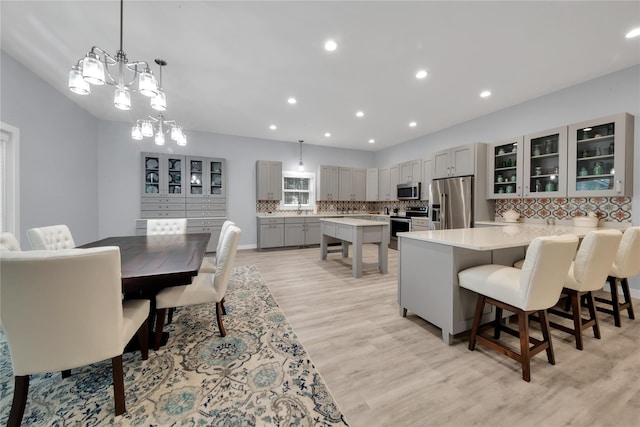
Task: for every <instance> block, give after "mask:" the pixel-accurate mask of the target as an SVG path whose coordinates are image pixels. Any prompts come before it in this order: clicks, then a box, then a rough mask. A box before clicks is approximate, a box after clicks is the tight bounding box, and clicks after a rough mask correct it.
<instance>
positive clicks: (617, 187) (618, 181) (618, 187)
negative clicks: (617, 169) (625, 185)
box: [616, 180, 622, 194]
mask: <svg viewBox="0 0 640 427" xmlns="http://www.w3.org/2000/svg"><path fill="white" fill-rule="evenodd" d="M616 192H617V193H618V194H619V193H621V192H622V181H620V180H617V181H616Z"/></svg>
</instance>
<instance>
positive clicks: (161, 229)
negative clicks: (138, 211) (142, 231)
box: [147, 218, 187, 236]
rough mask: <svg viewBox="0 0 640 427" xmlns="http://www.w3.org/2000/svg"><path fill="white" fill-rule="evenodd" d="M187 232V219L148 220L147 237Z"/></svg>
mask: <svg viewBox="0 0 640 427" xmlns="http://www.w3.org/2000/svg"><path fill="white" fill-rule="evenodd" d="M186 232H187V219H186V218H166V219H148V220H147V236H156V235H161V234H185V233H186Z"/></svg>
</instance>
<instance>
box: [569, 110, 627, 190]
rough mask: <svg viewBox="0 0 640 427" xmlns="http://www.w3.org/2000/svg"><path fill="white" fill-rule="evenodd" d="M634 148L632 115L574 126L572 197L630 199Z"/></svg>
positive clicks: (570, 172) (570, 137)
mask: <svg viewBox="0 0 640 427" xmlns="http://www.w3.org/2000/svg"><path fill="white" fill-rule="evenodd" d="M632 146H633V117H632V116H630V115H629V114H618V115H615V116H609V117H603V118H600V119H595V120H590V121H587V122H582V123H577V124H574V125H571V126H570V127H569V167H568V170H569V180H570V183H569V189H568V194H569V196H572V197H597V196H621V195H629V196H630V194H629V193H630V192H631V191H630V187H631V180H632V179H633V178H632V172H631V171H632V169H633V166H632V161H633V160H632V159H631V158H632V157H633V154H632V151H631V150H630V148H631V147H632ZM626 157H630V159H629V160H628V161H627V159H626ZM629 169H631V171H630V170H629ZM625 183H626V184H627V186H626V188H625Z"/></svg>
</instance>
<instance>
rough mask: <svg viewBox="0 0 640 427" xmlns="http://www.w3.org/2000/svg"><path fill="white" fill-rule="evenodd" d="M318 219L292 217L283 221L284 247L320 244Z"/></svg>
mask: <svg viewBox="0 0 640 427" xmlns="http://www.w3.org/2000/svg"><path fill="white" fill-rule="evenodd" d="M320 238H321V236H320V218H317V217H314V218H309V217H293V218H285V219H284V245H285V246H307V245H319V244H320Z"/></svg>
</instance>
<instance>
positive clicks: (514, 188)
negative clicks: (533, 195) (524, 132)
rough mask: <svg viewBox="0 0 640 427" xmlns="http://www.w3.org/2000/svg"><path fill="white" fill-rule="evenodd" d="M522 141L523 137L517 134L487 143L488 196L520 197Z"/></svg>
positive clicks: (502, 197)
mask: <svg viewBox="0 0 640 427" xmlns="http://www.w3.org/2000/svg"><path fill="white" fill-rule="evenodd" d="M523 141H524V138H523V137H522V136H518V137H514V138H509V139H505V140H502V141H498V142H495V143H493V144H491V145H489V147H488V153H487V197H488V198H490V199H516V198H521V197H522V193H523V188H524V186H523V182H524V172H523V170H524V143H523ZM478 184H480V183H478Z"/></svg>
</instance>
